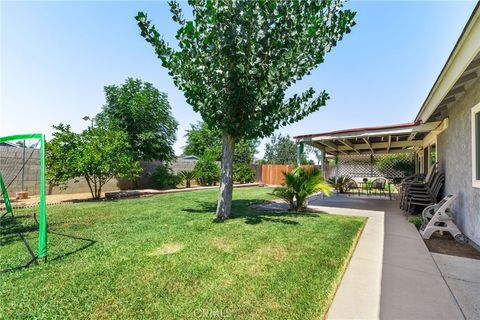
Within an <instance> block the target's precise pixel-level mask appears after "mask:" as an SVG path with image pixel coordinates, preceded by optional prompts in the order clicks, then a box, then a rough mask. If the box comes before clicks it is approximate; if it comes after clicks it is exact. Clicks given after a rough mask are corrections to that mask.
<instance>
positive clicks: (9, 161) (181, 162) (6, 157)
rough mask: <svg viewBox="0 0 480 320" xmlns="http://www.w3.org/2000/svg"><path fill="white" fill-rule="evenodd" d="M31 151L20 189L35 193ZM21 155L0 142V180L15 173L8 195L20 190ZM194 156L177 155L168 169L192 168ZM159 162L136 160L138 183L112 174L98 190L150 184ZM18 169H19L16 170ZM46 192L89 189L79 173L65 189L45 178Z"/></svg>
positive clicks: (35, 159)
mask: <svg viewBox="0 0 480 320" xmlns="http://www.w3.org/2000/svg"><path fill="white" fill-rule="evenodd" d="M30 153H32V156H31V158H30V159H29V160H28V161H27V163H26V165H25V179H24V189H25V190H24V191H28V193H29V194H30V195H37V194H38V193H39V191H40V190H39V187H40V185H39V183H40V181H39V175H40V158H39V151H38V150H31V151H29V150H28V149H27V158H28V157H29V155H30ZM22 156H23V149H22V148H16V147H5V146H0V172H1V173H2V175H4V180H5V181H6V182H7V183H8V181H12V179H14V178H15V176H16V175H17V174H18V176H17V177H16V178H15V179H14V182H13V183H12V184H11V185H10V186H9V187H8V193H9V195H10V197H14V196H15V192H18V191H22V185H21V184H22V183H21V169H22ZM196 162H197V160H185V159H177V160H176V161H174V162H172V163H171V164H170V166H171V168H172V171H173V172H174V173H175V174H178V173H179V172H180V171H183V170H188V171H190V170H193V169H194V168H195V163H196ZM160 164H162V162H161V161H145V162H141V163H140V167H141V168H142V169H143V173H142V176H141V177H140V178H139V179H138V184H137V185H136V186H133V184H132V183H131V182H130V181H128V180H126V179H122V178H118V179H117V178H112V179H111V180H110V181H109V182H107V183H106V184H105V185H104V186H103V187H102V191H107V192H108V191H115V190H119V189H132V188H142V189H143V188H150V187H151V183H150V177H151V176H152V175H153V174H154V173H155V170H156V168H157V167H158V166H159V165H160ZM19 172H20V173H19ZM46 188H47V194H72V193H85V192H90V189H89V187H88V184H87V182H86V180H85V179H84V178H82V177H79V178H77V179H72V180H70V181H68V183H67V188H66V189H60V188H59V187H56V186H52V185H48V182H47V186H46Z"/></svg>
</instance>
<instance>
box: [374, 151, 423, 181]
mask: <svg viewBox="0 0 480 320" xmlns="http://www.w3.org/2000/svg"><path fill="white" fill-rule="evenodd" d="M375 166H376V167H377V169H378V171H380V172H381V173H382V174H383V175H385V176H389V175H390V172H389V170H390V169H393V170H395V171H397V172H399V173H401V174H403V175H404V176H410V175H412V174H414V173H415V162H414V160H413V158H412V156H411V155H409V154H401V153H400V154H389V155H386V156H385V157H382V158H380V159H378V160H377V161H376V162H375Z"/></svg>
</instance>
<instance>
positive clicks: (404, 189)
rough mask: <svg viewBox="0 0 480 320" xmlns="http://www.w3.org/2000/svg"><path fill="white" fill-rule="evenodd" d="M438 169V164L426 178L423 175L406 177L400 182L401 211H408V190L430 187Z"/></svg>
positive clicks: (435, 164) (434, 165)
mask: <svg viewBox="0 0 480 320" xmlns="http://www.w3.org/2000/svg"><path fill="white" fill-rule="evenodd" d="M437 168H438V163H434V164H433V165H432V167H431V169H430V171H429V172H428V174H427V175H426V176H425V175H424V174H423V173H421V174H414V175H411V176H408V177H405V178H404V179H403V180H402V182H400V183H399V184H398V186H397V188H398V193H399V198H400V209H403V210H406V207H407V199H408V190H409V189H410V187H412V190H413V189H417V188H423V187H426V186H430V185H432V183H433V178H434V174H435V173H436V171H437Z"/></svg>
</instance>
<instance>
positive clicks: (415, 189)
mask: <svg viewBox="0 0 480 320" xmlns="http://www.w3.org/2000/svg"><path fill="white" fill-rule="evenodd" d="M429 180H430V181H429V183H425V184H410V185H408V186H407V188H406V189H405V194H404V196H403V199H402V201H403V208H402V209H403V210H404V211H406V212H408V213H414V210H415V208H416V207H427V206H430V205H433V204H436V203H437V200H438V196H439V194H440V191H441V189H442V187H443V184H444V183H445V174H444V173H443V172H441V171H439V170H435V171H434V172H433V173H432V174H431V179H429Z"/></svg>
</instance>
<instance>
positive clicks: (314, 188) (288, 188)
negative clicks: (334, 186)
mask: <svg viewBox="0 0 480 320" xmlns="http://www.w3.org/2000/svg"><path fill="white" fill-rule="evenodd" d="M283 176H284V178H285V183H284V184H283V186H282V187H279V188H275V190H274V194H276V195H277V196H279V197H281V198H283V199H284V200H285V201H287V202H288V203H289V205H290V210H292V211H300V210H303V209H306V200H307V198H308V197H309V196H311V195H313V194H316V193H319V192H322V193H323V194H324V195H326V196H330V195H331V188H330V186H329V185H328V184H327V183H325V182H324V180H323V176H322V173H321V172H320V170H319V169H318V168H315V167H314V168H311V169H304V168H302V167H296V168H295V169H293V170H292V171H291V172H284V173H283Z"/></svg>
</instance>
